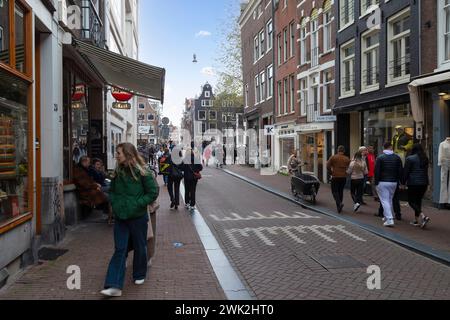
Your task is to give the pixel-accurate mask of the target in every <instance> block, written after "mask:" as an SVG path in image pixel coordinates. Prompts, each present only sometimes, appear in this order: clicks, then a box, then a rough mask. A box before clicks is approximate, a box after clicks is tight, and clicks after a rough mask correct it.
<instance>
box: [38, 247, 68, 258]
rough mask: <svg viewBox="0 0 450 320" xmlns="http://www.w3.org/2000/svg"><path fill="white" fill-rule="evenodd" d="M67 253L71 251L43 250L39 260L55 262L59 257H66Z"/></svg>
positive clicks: (40, 251) (40, 252)
mask: <svg viewBox="0 0 450 320" xmlns="http://www.w3.org/2000/svg"><path fill="white" fill-rule="evenodd" d="M67 252H69V250H64V249H52V248H42V249H41V250H39V260H43V261H55V260H56V259H58V258H59V257H61V256H63V255H65V254H66V253H67Z"/></svg>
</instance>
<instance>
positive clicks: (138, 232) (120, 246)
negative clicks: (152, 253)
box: [105, 214, 149, 289]
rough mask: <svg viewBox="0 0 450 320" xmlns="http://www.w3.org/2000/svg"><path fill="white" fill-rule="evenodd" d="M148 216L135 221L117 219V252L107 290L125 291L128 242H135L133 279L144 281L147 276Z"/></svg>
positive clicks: (109, 272) (115, 231)
mask: <svg viewBox="0 0 450 320" xmlns="http://www.w3.org/2000/svg"><path fill="white" fill-rule="evenodd" d="M148 219H149V218H148V214H146V215H144V216H143V217H141V218H137V219H133V220H120V219H116V222H115V224H114V244H115V252H114V255H113V257H112V259H111V262H110V263H109V267H108V273H107V275H106V280H105V289H109V288H116V289H123V285H124V281H125V272H126V267H125V264H126V261H127V256H128V241H129V239H131V241H132V242H133V249H134V257H133V279H134V280H144V279H145V278H146V276H147V229H148Z"/></svg>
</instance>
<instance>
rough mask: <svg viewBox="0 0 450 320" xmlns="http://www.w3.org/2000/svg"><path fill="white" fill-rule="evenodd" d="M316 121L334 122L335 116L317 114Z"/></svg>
mask: <svg viewBox="0 0 450 320" xmlns="http://www.w3.org/2000/svg"><path fill="white" fill-rule="evenodd" d="M316 121H317V122H336V121H337V116H317V117H316Z"/></svg>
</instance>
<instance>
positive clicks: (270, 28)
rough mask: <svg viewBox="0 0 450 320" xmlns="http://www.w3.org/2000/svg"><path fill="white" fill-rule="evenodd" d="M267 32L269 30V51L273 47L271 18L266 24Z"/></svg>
mask: <svg viewBox="0 0 450 320" xmlns="http://www.w3.org/2000/svg"><path fill="white" fill-rule="evenodd" d="M266 32H267V52H269V51H270V50H272V47H273V22H272V20H269V22H268V23H267V24H266Z"/></svg>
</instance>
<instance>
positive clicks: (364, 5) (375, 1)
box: [360, 0, 380, 18]
mask: <svg viewBox="0 0 450 320" xmlns="http://www.w3.org/2000/svg"><path fill="white" fill-rule="evenodd" d="M379 4H380V0H361V6H360V8H361V11H360V16H361V18H362V17H364V16H366V15H368V14H370V11H369V12H367V9H368V8H369V7H370V6H372V5H376V6H378V5H379Z"/></svg>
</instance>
